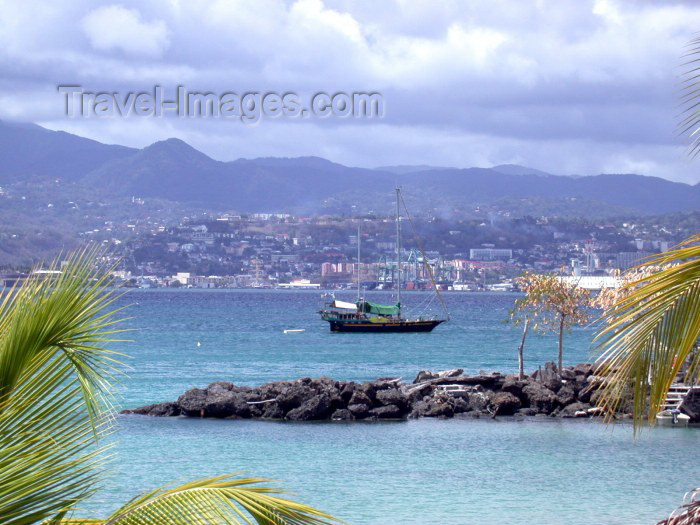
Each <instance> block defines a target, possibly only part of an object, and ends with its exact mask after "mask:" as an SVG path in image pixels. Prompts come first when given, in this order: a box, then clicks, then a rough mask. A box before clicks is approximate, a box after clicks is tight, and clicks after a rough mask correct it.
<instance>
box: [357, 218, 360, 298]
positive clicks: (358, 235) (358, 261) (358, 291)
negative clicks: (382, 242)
mask: <svg viewBox="0 0 700 525" xmlns="http://www.w3.org/2000/svg"><path fill="white" fill-rule="evenodd" d="M357 302H358V303H359V302H360V227H359V226H358V227H357ZM358 308H359V306H358Z"/></svg>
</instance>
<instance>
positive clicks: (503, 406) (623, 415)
mask: <svg viewBox="0 0 700 525" xmlns="http://www.w3.org/2000/svg"><path fill="white" fill-rule="evenodd" d="M595 372H596V370H595V365H592V364H587V363H583V364H579V365H576V366H569V367H564V368H563V369H562V370H561V371H559V370H557V368H556V366H555V365H554V363H546V364H545V366H544V367H543V368H539V369H538V370H536V371H535V372H534V373H532V374H530V375H529V376H525V378H524V379H523V380H519V379H518V377H517V375H512V374H507V375H506V374H502V373H499V372H494V373H491V374H479V375H473V376H469V375H464V371H463V370H462V369H455V370H448V371H445V372H439V373H431V372H426V371H421V372H419V373H418V374H417V375H416V378H415V379H414V381H413V382H412V383H404V382H402V380H401V379H400V378H398V379H394V378H381V379H377V380H375V381H369V382H364V383H356V382H354V381H334V380H332V379H330V378H326V377H321V378H319V379H311V378H303V379H299V380H296V381H279V382H273V383H267V384H264V385H261V386H259V387H247V386H237V385H235V384H233V383H229V382H224V381H219V382H215V383H212V384H210V385H209V386H207V387H206V388H192V389H190V390H187V391H186V392H185V393H184V394H183V395H181V396H180V397H179V398H178V399H177V401H172V402H165V403H157V404H153V405H147V406H144V407H139V408H134V409H127V410H123V411H121V412H120V413H121V414H135V415H145V416H152V417H175V416H185V417H190V418H216V419H258V420H270V421H328V420H331V421H366V422H372V421H391V420H395V421H396V420H398V421H400V420H405V419H418V418H424V417H428V418H430V417H432V418H443V419H449V418H460V419H468V418H489V417H490V418H496V417H499V416H509V417H510V416H523V417H527V418H528V419H530V418H537V419H539V418H541V417H551V418H580V419H589V418H594V417H600V416H603V415H604V411H603V409H602V408H599V407H597V406H596V402H597V400H598V398H599V397H600V392H599V386H600V385H601V384H602V382H603V381H602V379H603V378H602V377H600V376H598V375H596V373H595ZM697 404H698V403H697V401H695V402H694V404H693V406H690V407H689V410H688V411H689V412H690V415H691V418H692V419H691V423H697V422H699V421H698V419H699V418H698V416H700V414H698V413H697V412H694V409H696V408H697V407H696V405H697ZM631 412H632V400H631V396H626V397H625V398H624V399H623V400H622V402H621V404H620V412H619V413H618V414H615V416H614V417H615V418H616V419H629V418H631Z"/></svg>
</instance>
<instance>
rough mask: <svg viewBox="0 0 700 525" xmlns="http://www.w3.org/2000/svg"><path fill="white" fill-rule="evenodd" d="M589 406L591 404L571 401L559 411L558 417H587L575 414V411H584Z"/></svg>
mask: <svg viewBox="0 0 700 525" xmlns="http://www.w3.org/2000/svg"><path fill="white" fill-rule="evenodd" d="M589 408H591V405H589V404H588V403H571V404H570V405H567V406H565V407H564V408H562V409H561V410H560V411H559V417H588V415H585V416H577V415H576V412H579V411H582V410H583V411H586V410H588V409H589Z"/></svg>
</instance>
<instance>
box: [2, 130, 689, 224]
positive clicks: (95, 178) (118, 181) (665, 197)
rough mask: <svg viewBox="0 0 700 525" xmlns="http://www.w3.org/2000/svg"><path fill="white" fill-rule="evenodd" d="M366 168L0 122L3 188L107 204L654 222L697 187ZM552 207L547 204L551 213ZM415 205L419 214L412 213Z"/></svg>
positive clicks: (509, 168)
mask: <svg viewBox="0 0 700 525" xmlns="http://www.w3.org/2000/svg"><path fill="white" fill-rule="evenodd" d="M423 168H424V167H421V166H394V167H387V168H385V169H383V170H382V169H364V168H353V167H347V166H343V165H341V164H337V163H333V162H330V161H328V160H325V159H321V158H317V157H300V158H259V159H252V160H247V159H239V160H236V161H232V162H220V161H216V160H214V159H211V158H210V157H208V156H206V155H205V154H203V153H201V152H199V151H197V150H196V149H194V148H193V147H191V146H189V145H188V144H186V143H185V142H183V141H181V140H178V139H169V140H165V141H162V142H157V143H155V144H152V145H150V146H148V147H146V148H143V149H141V150H137V149H132V148H126V147H123V146H109V145H105V144H101V143H99V142H96V141H93V140H89V139H85V138H81V137H77V136H75V135H71V134H68V133H63V132H54V131H49V130H46V129H43V128H41V127H39V126H36V125H20V124H8V123H3V122H0V184H8V183H11V182H17V181H29V180H32V179H33V178H37V177H39V178H40V177H57V178H59V177H60V178H63V179H65V180H69V181H73V182H76V183H79V184H82V185H85V186H86V187H89V188H92V189H95V190H99V191H104V192H105V194H106V195H108V196H109V195H112V196H131V195H135V196H139V197H153V198H161V199H167V200H170V201H176V202H181V203H196V204H198V205H201V206H205V207H209V208H213V209H234V210H239V211H244V212H270V211H290V212H293V211H304V212H307V213H320V212H328V213H346V212H351V211H368V210H373V211H376V212H381V211H384V212H386V211H387V210H388V203H390V202H391V194H392V190H393V188H394V187H395V186H396V185H397V184H400V185H401V186H402V187H403V188H404V189H405V193H406V195H407V196H410V199H411V201H412V204H411V206H412V208H413V209H415V210H416V211H431V210H451V209H452V210H454V209H458V208H459V209H462V208H464V206H466V205H489V204H493V203H504V202H511V201H513V202H514V201H518V199H519V200H520V201H519V202H525V201H523V199H530V201H529V202H532V203H535V202H536V203H540V204H542V206H539V205H538V208H537V209H534V208H533V209H532V213H533V214H537V213H538V212H539V211H540V210H541V209H548V206H549V208H551V209H559V210H562V213H563V214H567V212H570V214H572V215H576V214H585V213H586V212H587V210H590V209H596V210H605V209H606V208H609V210H610V214H611V215H612V214H619V213H621V212H629V213H638V214H652V213H654V214H658V213H669V212H676V211H687V210H694V209H698V208H699V207H700V184H698V185H695V186H690V185H687V184H682V183H677V182H671V181H668V180H665V179H660V178H656V177H646V176H640V175H634V174H619V175H597V176H582V177H567V176H557V175H551V174H548V173H545V172H543V171H540V170H536V169H532V168H527V167H524V166H515V165H501V166H496V167H494V168H468V169H455V168H434V167H427V168H426V169H423ZM550 204H551V205H550ZM415 206H417V208H416V207H415Z"/></svg>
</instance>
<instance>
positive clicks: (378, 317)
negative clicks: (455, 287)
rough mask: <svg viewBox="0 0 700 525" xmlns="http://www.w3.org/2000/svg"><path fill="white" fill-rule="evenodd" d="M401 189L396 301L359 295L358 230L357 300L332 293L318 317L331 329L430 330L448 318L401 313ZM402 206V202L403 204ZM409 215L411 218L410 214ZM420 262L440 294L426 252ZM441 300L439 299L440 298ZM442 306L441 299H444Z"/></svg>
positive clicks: (371, 330)
mask: <svg viewBox="0 0 700 525" xmlns="http://www.w3.org/2000/svg"><path fill="white" fill-rule="evenodd" d="M401 200H402V199H401V189H400V188H396V260H397V279H396V295H397V297H396V298H397V301H396V304H394V305H383V304H377V303H372V302H369V301H367V300H366V299H363V298H362V297H361V293H360V272H359V264H360V230H359V228H358V232H357V263H358V271H357V301H356V302H355V303H351V302H347V301H339V300H337V299H336V298H335V296H333V295H331V296H330V298H331V301H330V302H328V303H327V304H326V305H325V306H324V308H322V309H321V310H320V312H319V313H320V314H321V319H323V320H324V321H327V322H328V324H329V325H330V329H331V332H371V333H390V332H432V330H433V329H434V328H435V327H436V326H438V325H439V324H441V323H444V322H445V321H447V320H448V318H449V315H446V317H445V318H444V319H439V318H437V317H430V318H425V317H417V318H407V317H405V316H404V315H402V311H401V309H402V305H401V208H400V202H401ZM404 206H405V205H404ZM409 218H410V217H409ZM423 264H425V265H426V269H427V271H428V274H429V275H430V278H431V281H432V282H433V288H434V290H435V293H436V294H438V296H439V294H440V292H439V290H438V289H437V285H436V284H435V280H434V279H433V274H432V270H431V269H430V266H428V265H427V263H426V260H425V255H424V256H423ZM440 299H441V301H442V298H440ZM443 307H444V302H443Z"/></svg>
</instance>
